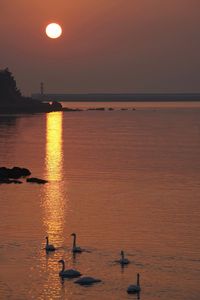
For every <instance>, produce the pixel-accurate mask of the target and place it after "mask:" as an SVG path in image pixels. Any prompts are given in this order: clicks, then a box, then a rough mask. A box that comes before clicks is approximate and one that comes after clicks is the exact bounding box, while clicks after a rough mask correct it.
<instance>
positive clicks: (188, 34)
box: [0, 0, 200, 95]
mask: <svg viewBox="0 0 200 300" xmlns="http://www.w3.org/2000/svg"><path fill="white" fill-rule="evenodd" d="M199 14H200V1H199V0H167V1H166V0H95V1H94V0H73V1H72V0H56V1H55V0H53V1H52V0H48V1H41V0H28V1H27V0H14V1H12V0H1V1H0V36H1V41H0V42H1V47H0V54H1V56H0V57H1V65H0V68H4V67H7V66H8V67H9V69H10V70H11V71H12V72H13V73H14V75H15V77H16V80H17V84H18V86H19V88H21V90H22V92H23V93H24V94H26V95H29V94H31V93H32V92H37V91H38V90H39V83H40V81H44V83H45V90H46V92H55V93H56V92H57V93H58V92H63V93H67V92H69V93H71V92H75V93H76V92H77V93H78V92H200V84H199V77H200V63H199V55H200V33H199V30H200V17H199ZM50 21H54V22H59V23H60V24H61V25H62V27H63V36H62V38H60V39H57V40H51V39H48V38H47V37H46V36H45V33H44V30H45V26H46V25H47V24H48V22H50Z"/></svg>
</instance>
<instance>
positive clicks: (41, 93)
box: [40, 82, 44, 96]
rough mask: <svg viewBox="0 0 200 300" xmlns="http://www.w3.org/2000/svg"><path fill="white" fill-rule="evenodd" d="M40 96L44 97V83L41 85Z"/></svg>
mask: <svg viewBox="0 0 200 300" xmlns="http://www.w3.org/2000/svg"><path fill="white" fill-rule="evenodd" d="M40 95H41V96H44V82H41V83H40Z"/></svg>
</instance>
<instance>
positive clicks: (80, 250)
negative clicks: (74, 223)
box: [71, 233, 83, 253]
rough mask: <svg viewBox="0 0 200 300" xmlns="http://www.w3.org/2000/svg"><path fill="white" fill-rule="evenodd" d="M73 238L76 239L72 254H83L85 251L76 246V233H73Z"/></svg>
mask: <svg viewBox="0 0 200 300" xmlns="http://www.w3.org/2000/svg"><path fill="white" fill-rule="evenodd" d="M71 236H73V237H74V239H73V246H72V252H73V253H81V252H83V249H82V248H81V247H78V246H76V233H72V234H71Z"/></svg>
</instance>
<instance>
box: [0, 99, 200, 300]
mask: <svg viewBox="0 0 200 300" xmlns="http://www.w3.org/2000/svg"><path fill="white" fill-rule="evenodd" d="M73 105H74V106H73ZM82 105H83V104H82V103H75V104H72V103H66V106H69V107H72V106H73V107H77V108H84V109H87V108H89V107H91V103H90V104H87V105H86V104H84V107H83V106H82ZM101 106H107V108H108V107H113V108H114V110H113V111H107V110H106V111H87V110H85V111H80V112H78V111H77V112H55V113H49V114H36V115H16V116H1V117H0V152H1V156H0V166H7V167H12V166H21V167H27V168H29V169H30V170H31V171H32V176H34V177H39V178H43V179H47V180H48V181H49V183H48V184H45V185H37V184H31V183H27V182H25V180H24V179H23V184H21V185H14V184H12V185H6V184H2V185H0V193H1V197H0V215H1V225H0V261H1V271H0V299H12V300H13V299H20V300H21V299H68V300H77V299H96V300H100V299H105V300H109V299H113V300H118V299H137V297H138V296H137V295H128V294H127V293H126V289H127V287H128V285H129V284H134V283H136V275H137V273H140V276H141V287H142V291H141V293H140V299H143V300H147V299H148V300H157V299H159V300H166V299H173V300H180V299H181V300H185V299H190V300H197V299H199V294H200V287H199V277H200V256H199V248H200V239H199V230H200V221H199V213H200V202H199V196H200V184H199V179H200V159H199V157H200V106H199V104H198V103H191V104H190V105H189V104H188V103H177V104H176V103H171V104H170V103H169V104H168V105H166V103H164V104H163V103H148V104H147V103H143V104H142V105H138V104H137V103H124V104H123V105H122V104H121V105H119V103H106V104H102V103H95V105H94V107H101ZM121 107H123V108H124V107H126V108H129V109H128V110H125V111H121V110H120V108H121ZM132 108H136V110H132ZM72 232H76V233H77V244H78V245H79V246H81V247H83V248H85V249H86V250H87V251H86V252H84V253H81V254H76V256H73V255H72V253H71V247H72V237H71V236H70V235H71V233H72ZM47 235H48V236H49V239H50V243H52V244H54V245H55V246H56V247H57V248H58V250H57V251H56V252H55V253H49V254H46V252H45V250H44V247H45V236H47ZM121 250H124V252H125V256H126V257H127V258H129V260H130V261H131V263H130V264H129V265H128V266H127V267H124V268H121V266H119V265H118V264H117V263H116V262H115V261H116V260H117V259H119V258H120V251H121ZM60 259H64V260H65V261H66V265H67V267H69V268H75V269H77V270H79V271H80V272H81V273H82V274H84V275H86V276H93V277H96V278H100V279H101V280H102V283H98V284H96V285H93V286H90V287H83V286H78V285H76V284H74V280H64V282H62V281H61V280H60V278H59V276H58V272H59V270H60V268H61V266H60V265H59V263H58V260H60Z"/></svg>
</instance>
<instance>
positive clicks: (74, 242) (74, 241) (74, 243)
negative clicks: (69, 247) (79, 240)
mask: <svg viewBox="0 0 200 300" xmlns="http://www.w3.org/2000/svg"><path fill="white" fill-rule="evenodd" d="M73 248H76V235H74V240H73Z"/></svg>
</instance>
